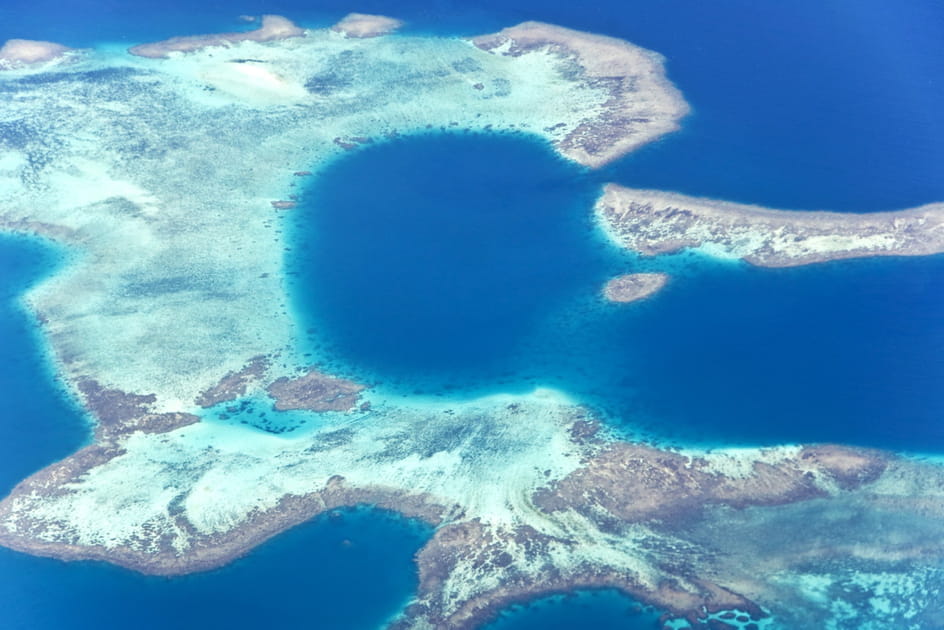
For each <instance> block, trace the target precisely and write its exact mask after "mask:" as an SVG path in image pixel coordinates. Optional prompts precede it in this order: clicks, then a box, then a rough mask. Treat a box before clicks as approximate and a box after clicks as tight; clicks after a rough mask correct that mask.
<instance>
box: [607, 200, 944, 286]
mask: <svg viewBox="0 0 944 630" xmlns="http://www.w3.org/2000/svg"><path fill="white" fill-rule="evenodd" d="M597 216H598V218H599V219H600V221H601V223H602V224H603V226H604V227H605V229H606V230H607V232H608V233H609V234H610V235H611V237H612V238H613V240H614V241H615V242H616V243H618V244H619V245H621V246H622V247H627V248H629V249H633V250H635V251H638V252H640V253H642V254H645V255H649V256H654V255H657V254H664V253H668V252H674V251H678V250H680V249H684V248H688V247H700V248H702V249H704V250H705V251H706V252H707V253H710V254H713V255H716V256H722V257H726V258H740V259H743V260H745V261H747V262H749V263H751V264H753V265H758V266H761V267H792V266H796V265H807V264H811V263H818V262H825V261H829V260H838V259H843V258H861V257H865V256H926V255H929V254H937V253H940V252H944V203H934V204H928V205H925V206H921V207H920V208H912V209H909V210H898V211H895V212H872V213H867V214H853V213H847V212H842V213H840V212H821V211H816V212H812V211H789V210H770V209H768V208H762V207H759V206H750V205H744V204H738V203H730V202H726V201H714V200H711V199H700V198H697V197H686V196H684V195H678V194H674V193H665V192H660V191H655V190H636V189H632V188H624V187H622V186H618V185H616V184H609V185H607V186H606V189H605V191H604V193H603V196H602V197H601V198H600V200H599V201H598V202H597Z"/></svg>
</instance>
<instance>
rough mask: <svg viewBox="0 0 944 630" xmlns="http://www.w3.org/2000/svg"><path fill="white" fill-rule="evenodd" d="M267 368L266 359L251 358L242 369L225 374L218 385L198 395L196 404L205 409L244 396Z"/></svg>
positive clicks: (267, 360) (262, 357)
mask: <svg viewBox="0 0 944 630" xmlns="http://www.w3.org/2000/svg"><path fill="white" fill-rule="evenodd" d="M268 367H269V359H268V358H267V357H264V356H258V357H253V358H252V359H250V360H249V363H247V364H246V366H245V367H244V368H243V369H241V370H239V371H238V372H229V373H227V374H226V376H224V377H223V378H222V379H221V380H220V382H219V383H217V384H216V385H214V386H213V387H211V388H210V389H208V390H206V391H205V392H203V393H202V394H200V396H199V398H197V401H196V402H197V404H198V405H200V406H201V407H203V408H204V409H205V408H207V407H212V406H213V405H216V404H219V403H221V402H228V401H230V400H236V399H237V398H239V397H240V396H243V395H245V393H246V390H247V389H248V387H249V386H250V385H251V384H252V383H254V382H257V381H259V380H260V379H261V378H262V377H263V375H265V372H266V370H267V369H268Z"/></svg>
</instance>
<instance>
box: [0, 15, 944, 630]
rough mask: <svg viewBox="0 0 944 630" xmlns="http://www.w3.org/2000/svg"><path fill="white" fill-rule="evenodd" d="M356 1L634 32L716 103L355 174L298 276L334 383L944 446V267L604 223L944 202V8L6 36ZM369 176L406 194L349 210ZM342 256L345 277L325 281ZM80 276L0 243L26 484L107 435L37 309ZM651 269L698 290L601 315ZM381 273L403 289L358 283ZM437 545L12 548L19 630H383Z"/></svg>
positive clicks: (88, 39)
mask: <svg viewBox="0 0 944 630" xmlns="http://www.w3.org/2000/svg"><path fill="white" fill-rule="evenodd" d="M351 10H356V11H361V12H374V13H385V14H390V15H394V16H396V17H400V18H402V19H405V20H407V21H408V23H409V26H408V32H414V33H429V34H444V35H450V34H477V33H482V32H491V31H495V30H498V29H500V28H501V27H503V26H507V25H511V24H514V23H517V22H519V21H522V20H525V19H538V20H543V21H548V22H553V23H557V24H561V25H563V26H568V27H572V28H577V29H581V30H588V31H593V32H599V33H604V34H608V35H613V36H617V37H621V38H624V39H627V40H629V41H632V42H634V43H636V44H639V45H642V46H645V47H648V48H651V49H653V50H656V51H658V52H660V53H661V54H663V55H664V56H665V57H666V59H667V68H668V73H669V77H670V78H671V79H672V80H673V81H674V82H675V84H676V85H677V86H678V87H679V88H680V89H681V90H682V92H683V94H684V95H685V97H686V99H687V100H688V101H689V103H690V104H691V105H692V108H693V112H692V114H691V115H690V116H689V117H688V118H687V119H685V120H684V121H683V124H682V129H681V130H680V131H679V132H676V133H675V134H672V135H670V136H667V137H666V138H665V139H663V140H661V141H659V142H657V143H654V144H652V145H650V146H648V147H645V148H644V149H642V150H640V151H638V152H636V153H634V154H633V155H631V156H629V157H627V158H624V159H623V160H620V161H618V162H616V163H614V164H612V165H610V166H607V167H606V168H604V169H602V170H600V171H597V172H588V171H586V170H584V169H581V168H578V167H575V166H573V165H571V164H568V163H566V162H564V161H562V160H560V159H558V158H556V157H555V156H554V155H553V154H552V153H551V152H550V151H549V149H548V147H546V146H544V145H543V144H542V143H540V142H538V141H536V140H534V139H533V138H530V137H528V136H524V135H503V136H483V135H475V134H438V135H427V136H421V137H414V138H406V139H403V140H400V141H396V142H391V143H386V144H382V145H377V146H372V147H370V148H367V149H364V150H361V151H359V152H356V153H352V154H350V155H347V156H345V157H343V158H341V159H339V160H337V161H336V163H334V164H333V165H332V166H331V167H330V168H329V169H328V170H326V171H325V175H324V176H323V177H320V178H317V179H315V180H314V181H312V182H311V184H310V189H309V190H307V191H306V195H305V198H307V199H312V200H314V199H316V198H317V199H318V203H317V205H316V204H314V203H312V204H311V206H309V205H306V204H305V203H303V204H302V205H301V206H300V207H299V208H297V209H296V212H295V214H293V215H291V216H292V221H293V222H294V223H293V224H292V225H291V229H292V239H293V241H294V242H293V246H292V251H291V252H290V254H289V257H288V259H287V260H286V266H287V269H289V270H291V271H293V272H295V273H297V275H294V276H292V292H293V300H294V307H295V309H296V312H297V314H298V316H299V317H300V318H302V320H303V321H305V322H306V323H308V324H309V325H310V326H311V327H312V328H314V329H317V330H319V331H320V332H321V333H322V335H321V336H320V337H319V339H327V340H328V341H327V343H325V344H324V345H320V346H318V347H316V348H313V352H314V353H315V355H316V356H317V357H318V358H319V359H320V360H322V361H324V362H325V365H326V367H330V368H333V369H336V370H338V371H339V372H341V373H343V374H347V375H351V376H356V377H360V378H364V379H365V380H367V381H369V382H371V383H377V384H379V385H380V386H381V387H384V388H389V389H390V390H392V391H396V392H399V393H405V394H410V393H412V392H418V393H422V394H424V395H429V394H432V395H440V396H451V397H467V396H473V395H476V394H479V393H483V392H487V391H528V390H530V389H531V388H533V387H534V386H537V385H543V386H551V387H556V388H558V389H561V390H564V391H566V392H568V393H570V394H571V395H573V396H574V397H575V398H576V399H578V400H581V401H583V402H585V403H586V404H588V405H590V406H592V407H594V408H595V409H597V410H598V411H599V412H600V413H601V414H603V415H604V417H605V418H606V419H607V421H608V422H609V423H610V424H611V426H614V427H615V428H616V429H617V430H620V431H625V432H626V433H627V434H629V435H643V436H646V437H647V438H650V439H654V440H657V441H661V442H665V443H673V444H676V443H677V444H692V443H695V444H699V445H708V446H713V445H717V446H728V445H764V444H778V443H784V442H787V443H794V442H806V441H814V442H816V441H838V442H842V443H851V444H860V445H867V446H875V447H881V448H888V449H894V450H903V451H908V452H913V453H932V454H941V453H942V452H944V426H942V423H941V421H940V418H941V417H942V412H944V400H942V398H941V396H940V391H941V384H942V383H944V352H942V350H944V299H942V296H944V257H941V256H935V257H928V258H916V259H876V260H867V261H848V262H839V263H831V264H825V265H816V266H811V267H805V268H798V269H782V270H763V269H755V268H751V267H749V266H746V265H741V264H732V263H723V262H717V261H710V260H698V259H694V258H693V257H692V256H687V255H681V256H675V257H668V258H666V259H665V260H645V259H639V258H638V257H634V256H632V255H628V254H626V253H624V252H620V251H618V250H616V249H615V248H614V247H612V246H611V245H609V244H608V243H606V242H605V241H604V240H603V239H602V236H601V234H600V233H599V232H598V231H596V230H595V229H594V227H593V224H592V221H591V214H590V202H592V199H593V198H594V197H595V195H596V194H597V193H598V191H599V187H600V186H601V185H602V184H603V183H605V182H608V181H615V182H619V183H621V184H625V185H628V186H632V187H639V188H659V189H665V190H673V191H678V192H682V193H685V194H691V195H700V196H707V197H717V198H723V199H729V200H733V201H740V202H746V203H756V204H760V205H766V206H770V207H778V208H794V209H831V210H839V211H866V212H868V211H879V210H888V209H897V208H903V207H908V206H914V205H918V204H922V203H928V202H932V201H940V200H944V178H941V177H940V174H941V173H942V172H944V119H942V118H941V116H940V114H939V112H941V111H944V81H941V80H940V77H942V76H944V6H942V5H941V4H940V3H939V2H936V0H920V1H915V2H911V3H908V4H907V6H904V5H902V4H901V3H893V2H890V1H887V0H860V1H856V2H852V1H845V0H837V1H836V2H831V3H828V4H824V3H822V2H814V1H813V0H796V1H794V2H790V3H757V2H753V1H751V0H717V1H715V2H711V3H705V2H697V1H696V0H665V1H662V2H657V3H656V2H652V3H645V4H643V3H626V2H616V1H614V0H608V1H606V2H598V3H594V4H592V5H591V6H586V5H584V4H580V3H573V2H563V1H559V0H553V1H546V2H499V1H498V0H489V1H487V2H475V3H468V2H463V3H460V2H447V1H438V2H437V1H429V0H428V1H426V2H396V3H394V2H380V1H365V2H362V3H359V4H357V5H356V6H355V5H351V4H349V3H347V2H336V1H333V0H331V1H324V2H320V3H318V6H317V7H312V6H311V5H310V4H309V3H302V2H297V1H296V2H289V1H285V0H282V1H275V2H265V3H263V2H245V1H240V0H237V1H234V2H226V3H223V2H203V3H201V6H200V7H199V8H197V9H194V8H193V6H192V4H191V3H189V2H186V3H185V2H183V1H182V0H164V1H162V2H155V1H150V0H149V1H146V2H127V1H124V2H118V1H104V0H78V1H74V2H69V3H64V2H62V1H61V0H30V1H28V2H27V1H26V0H5V1H4V3H3V4H2V5H0V40H4V39H7V38H9V37H28V38H33V39H51V40H54V41H61V42H63V43H65V44H68V45H73V46H93V45H96V44H99V43H114V42H121V43H128V44H131V43H137V42H140V41H148V40H154V39H161V38H165V37H168V36H171V35H176V34H185V33H194V32H211V31H218V30H225V29H235V28H240V22H239V21H238V15H240V14H258V13H263V12H265V13H282V14H285V15H287V16H289V17H291V18H293V19H295V20H296V21H298V22H299V23H300V24H302V25H305V26H322V25H328V24H330V23H333V22H334V21H336V19H338V18H340V17H341V16H343V15H344V14H345V13H347V12H348V11H351ZM366 177H370V178H373V179H374V180H375V181H376V180H378V179H379V180H382V181H384V182H385V184H386V185H385V186H384V187H380V186H376V187H373V188H371V187H364V186H361V187H360V188H361V189H363V196H362V197H359V199H358V200H357V202H356V203H355V202H354V201H352V200H351V199H348V198H346V197H345V195H344V194H343V192H344V190H346V189H349V186H351V185H352V184H353V185H357V184H358V182H362V181H363V180H364V179H365V178H366ZM325 202H327V203H325ZM353 235H356V238H353V237H352V236H353ZM368 252H369V256H367V255H366V254H367V253H368ZM328 260H330V261H334V262H335V263H336V262H337V261H344V262H345V264H344V273H343V274H341V275H333V274H336V273H337V272H336V270H337V269H338V268H339V266H338V265H337V264H335V265H333V266H328V265H323V264H312V263H318V262H324V261H328ZM62 264H65V263H64V262H63V256H62V254H61V252H57V251H56V250H55V249H53V248H52V247H50V246H48V245H44V244H42V243H40V242H38V241H36V240H34V239H23V238H12V237H3V238H0V339H2V350H0V386H2V391H3V392H4V402H5V411H4V413H3V415H2V418H0V438H2V439H0V484H2V485H3V488H4V491H7V490H9V489H10V488H11V487H12V486H13V485H14V484H15V483H16V482H17V481H19V480H20V479H22V478H23V477H24V476H25V475H27V474H29V473H30V472H31V471H34V470H37V469H39V468H41V467H42V466H44V465H46V464H47V463H49V462H51V461H55V460H56V459H59V458H61V457H63V456H64V455H66V454H68V453H69V452H71V451H72V450H74V449H75V448H78V447H79V446H81V445H82V444H83V443H85V442H86V441H87V440H88V431H87V428H86V426H87V425H86V421H85V418H84V416H83V414H82V413H81V411H80V410H79V409H77V408H76V406H75V404H74V402H73V401H71V400H70V399H69V398H68V396H67V395H65V394H63V393H62V391H61V389H60V388H59V386H58V385H57V383H56V382H55V375H54V374H52V373H51V370H50V368H49V366H48V363H47V362H46V359H45V356H46V355H45V348H44V346H43V342H42V339H41V338H40V337H39V335H38V334H37V325H36V322H35V321H34V319H33V318H32V316H31V315H30V314H29V313H28V312H26V311H25V310H24V309H23V307H22V304H21V302H20V301H19V296H20V295H22V293H23V291H24V290H25V289H26V288H27V287H28V286H30V285H31V284H32V283H35V282H38V281H39V280H41V279H42V278H43V277H45V276H47V275H48V274H50V273H53V272H54V271H55V269H57V268H58V267H59V266H60V265H62ZM634 269H645V270H658V269H663V270H668V271H670V272H671V273H673V280H672V281H671V283H670V285H669V286H668V287H667V288H666V289H665V290H664V291H663V292H662V293H660V294H658V295H656V296H654V297H653V298H652V299H651V300H648V301H647V302H644V303H641V304H637V305H630V306H613V305H607V304H604V303H602V302H601V301H600V300H599V298H598V291H599V287H600V286H601V285H602V283H603V282H605V280H606V279H607V278H608V277H610V276H612V275H615V274H617V273H624V272H627V271H631V270H634ZM378 283H379V284H378ZM368 285H370V286H373V287H378V286H379V287H381V290H380V291H377V292H374V293H372V294H371V295H372V297H374V298H377V299H373V300H368V299H366V297H365V294H364V291H358V289H359V288H363V287H365V286H368ZM354 312H356V316H353V315H352V313H354ZM391 340H393V341H392V342H391ZM429 535H430V532H429V531H428V530H426V529H424V528H423V527H421V526H419V525H417V524H415V523H411V522H409V521H406V520H404V519H399V518H395V517H392V516H390V515H385V514H383V513H377V512H375V511H370V510H354V511H346V512H342V513H337V514H334V515H328V516H325V517H322V518H319V519H316V520H315V521H313V522H311V523H309V524H306V525H303V526H301V527H299V528H296V529H295V530H293V531H290V532H287V533H285V534H283V535H281V536H279V537H277V538H276V539H274V540H272V541H270V542H269V543H267V544H266V545H263V546H262V547H261V548H259V549H257V550H255V551H254V552H252V553H251V554H250V555H249V556H247V557H246V558H244V559H242V560H240V561H238V562H236V563H234V564H233V565H231V566H230V567H227V568H225V569H222V570H219V571H214V572H210V573H207V574H201V575H195V576H189V577H186V578H181V579H173V580H166V579H155V578H146V577H142V576H139V575H137V574H134V573H131V572H128V571H125V570H122V569H117V568H114V567H110V566H104V565H99V564H95V563H76V564H64V563H60V562H57V561H53V560H47V559H40V558H32V557H28V556H24V555H21V554H17V553H14V552H9V551H5V550H0V622H2V623H0V625H2V627H4V628H7V627H9V628H24V629H25V628H30V629H39V630H47V629H49V630H51V629H59V628H68V629H73V628H74V629H84V628H124V627H128V626H129V624H132V623H133V624H134V625H135V627H145V628H147V627H151V628H164V627H177V628H198V627H201V628H202V627H207V626H210V627H217V626H219V627H230V628H256V627H263V626H264V627H274V628H296V627H316V628H319V629H328V628H331V629H334V628H337V629H339V630H340V629H360V628H365V629H366V628H375V627H378V626H379V625H380V624H382V623H383V622H384V620H386V619H388V618H389V617H390V616H391V615H393V614H395V613H396V612H397V610H399V608H400V607H401V606H402V604H403V603H404V602H405V601H406V600H407V599H408V597H409V594H410V593H411V591H412V589H413V588H414V587H415V584H416V574H415V569H414V566H413V564H412V562H411V558H412V554H413V553H415V551H416V550H417V549H418V548H419V547H420V546H421V545H422V544H423V540H424V539H425V538H426V537H428V536H429ZM365 576H367V579H365ZM632 607H633V603H632V602H631V601H630V600H628V599H626V598H623V597H622V596H618V595H615V594H613V593H611V592H605V593H603V594H600V595H597V596H593V595H590V594H584V595H580V596H577V597H570V598H550V599H544V600H540V601H539V602H537V603H535V604H533V605H531V606H525V607H519V608H515V609H513V610H510V611H508V612H507V613H506V614H504V615H503V616H502V618H501V619H500V620H498V621H497V622H496V623H495V624H494V626H493V628H494V629H495V630H497V629H501V630H531V629H534V628H542V629H545V630H548V629H550V630H556V629H565V628H574V627H593V628H600V629H604V630H605V629H607V628H614V629H615V628H623V629H626V628H637V627H638V628H645V627H655V625H654V621H653V617H654V615H650V614H649V613H648V612H646V613H641V614H639V615H636V616H627V611H629V610H630V609H631V608H632ZM142 610H145V611H147V613H146V614H144V615H142ZM148 624H150V625H148Z"/></svg>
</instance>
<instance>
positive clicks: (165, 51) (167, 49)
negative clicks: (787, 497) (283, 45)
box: [128, 15, 305, 59]
mask: <svg viewBox="0 0 944 630" xmlns="http://www.w3.org/2000/svg"><path fill="white" fill-rule="evenodd" d="M304 34H305V32H304V31H303V30H302V29H300V28H298V27H297V26H296V25H295V24H294V23H293V22H292V21H291V20H288V19H286V18H284V17H282V16H281V15H263V16H262V22H261V24H260V25H259V28H257V29H254V30H251V31H243V32H235V33H216V34H211V35H186V36H184V37H172V38H171V39H167V40H164V41H160V42H154V43H150V44H139V45H138V46H132V47H131V48H129V49H128V52H130V53H131V54H132V55H138V56H139V57H150V58H152V59H162V58H165V57H168V56H170V55H171V54H172V53H186V52H193V51H195V50H202V49H204V48H209V47H214V46H229V45H232V44H238V43H239V42H272V41H277V40H280V39H288V38H289V37H301V36H302V35H304Z"/></svg>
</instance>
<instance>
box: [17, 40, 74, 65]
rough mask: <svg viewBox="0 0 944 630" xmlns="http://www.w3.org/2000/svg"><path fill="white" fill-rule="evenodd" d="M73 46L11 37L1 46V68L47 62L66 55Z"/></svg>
mask: <svg viewBox="0 0 944 630" xmlns="http://www.w3.org/2000/svg"><path fill="white" fill-rule="evenodd" d="M70 50H72V49H71V48H69V47H68V46H63V45H62V44H56V43H55V42H44V41H37V40H31V39H11V40H8V41H7V42H6V43H4V44H3V46H0V70H12V69H17V68H23V67H28V66H33V65H37V64H47V63H50V62H52V61H57V60H59V59H62V58H63V57H65V55H66V53H68V52H69V51H70Z"/></svg>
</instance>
